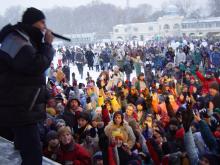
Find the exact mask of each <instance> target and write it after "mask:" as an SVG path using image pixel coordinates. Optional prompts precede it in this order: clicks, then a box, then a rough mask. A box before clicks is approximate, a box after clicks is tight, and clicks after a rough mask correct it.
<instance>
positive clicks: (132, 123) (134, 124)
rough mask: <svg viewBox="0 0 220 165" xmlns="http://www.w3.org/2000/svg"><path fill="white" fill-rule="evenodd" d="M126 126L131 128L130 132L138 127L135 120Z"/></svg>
mask: <svg viewBox="0 0 220 165" xmlns="http://www.w3.org/2000/svg"><path fill="white" fill-rule="evenodd" d="M128 125H129V126H130V127H131V128H132V130H135V129H136V128H137V126H138V124H137V122H136V121H135V120H131V121H129V122H128Z"/></svg>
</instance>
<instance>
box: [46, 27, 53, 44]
mask: <svg viewBox="0 0 220 165" xmlns="http://www.w3.org/2000/svg"><path fill="white" fill-rule="evenodd" d="M53 39H54V36H53V35H52V33H51V30H49V29H47V30H46V33H45V36H44V41H45V43H48V44H52V42H53Z"/></svg>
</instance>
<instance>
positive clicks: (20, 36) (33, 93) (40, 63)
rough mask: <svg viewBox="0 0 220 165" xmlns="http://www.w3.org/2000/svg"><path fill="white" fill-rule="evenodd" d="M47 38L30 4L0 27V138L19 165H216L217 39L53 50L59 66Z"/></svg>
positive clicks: (219, 153) (219, 138) (219, 139)
mask: <svg viewBox="0 0 220 165" xmlns="http://www.w3.org/2000/svg"><path fill="white" fill-rule="evenodd" d="M53 39H54V35H53V34H52V31H51V30H49V29H47V26H46V23H45V15H44V13H43V12H42V11H40V10H38V9H36V8H33V7H30V8H27V9H26V11H25V12H24V13H23V16H22V21H21V22H18V23H17V24H15V25H10V24H9V25H6V26H4V27H3V29H2V30H1V31H0V43H1V46H0V59H1V60H0V63H1V64H0V68H1V69H0V73H1V74H0V111H1V115H0V136H3V137H4V138H7V139H9V140H13V141H14V147H15V149H16V150H18V151H19V153H20V156H21V159H22V162H21V164H22V165H30V164H33V165H41V164H42V153H43V155H44V156H46V157H48V158H49V159H52V160H54V161H56V162H59V163H61V164H63V165H91V164H92V165H103V164H104V165H151V164H152V165H153V164H154V165H161V164H162V165H168V164H169V165H170V164H172V165H180V164H191V165H196V164H200V165H217V164H219V160H220V102H219V101H220V94H219V84H220V78H219V69H220V67H219V66H220V50H219V48H220V44H219V43H218V42H214V41H211V40H188V41H186V40H182V41H181V42H173V41H171V42H170V41H168V40H167V41H160V42H158V41H149V42H146V44H142V45H140V43H139V42H127V43H126V42H119V43H113V42H112V43H106V44H104V45H103V44H102V45H100V44H90V45H87V46H82V47H72V48H71V47H65V48H64V47H58V49H56V57H58V56H59V58H58V62H57V63H58V66H55V65H54V64H53V63H51V62H52V61H53V58H54V49H53V46H52V43H53ZM55 59H56V58H55ZM72 65H76V66H77V68H78V71H75V70H73V69H72ZM48 67H49V69H48V70H47V68H48ZM86 67H88V69H89V72H88V73H87V77H83V75H84V74H83V71H84V69H85V68H86ZM94 67H95V71H93V69H94ZM46 70H47V71H46ZM72 71H73V72H72ZM133 72H134V73H135V74H136V75H135V74H133ZM78 74H80V76H81V79H78V78H77V77H78V76H77V75H78ZM94 74H99V76H98V78H94V77H96V76H94ZM45 75H47V84H45V82H46V76H45ZM83 79H84V80H85V81H83V82H81V81H82V80H83ZM85 82H86V83H85ZM45 112H46V113H45ZM9 157H10V156H9Z"/></svg>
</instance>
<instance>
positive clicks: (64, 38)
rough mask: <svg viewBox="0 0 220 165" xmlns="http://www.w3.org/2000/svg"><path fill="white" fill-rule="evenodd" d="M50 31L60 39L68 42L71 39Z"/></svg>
mask: <svg viewBox="0 0 220 165" xmlns="http://www.w3.org/2000/svg"><path fill="white" fill-rule="evenodd" d="M51 33H52V34H53V36H54V37H56V38H59V39H62V40H65V41H68V42H70V41H71V39H70V38H67V37H64V36H61V35H59V34H56V33H54V32H51Z"/></svg>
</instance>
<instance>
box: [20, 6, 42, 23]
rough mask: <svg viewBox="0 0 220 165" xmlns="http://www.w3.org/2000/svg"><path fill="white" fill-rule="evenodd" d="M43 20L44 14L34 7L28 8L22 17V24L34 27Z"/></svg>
mask: <svg viewBox="0 0 220 165" xmlns="http://www.w3.org/2000/svg"><path fill="white" fill-rule="evenodd" d="M43 19H45V15H44V13H43V12H42V11H40V10H38V9H36V8H34V7H30V8H27V10H26V11H25V12H24V14H23V16H22V22H23V23H25V24H28V25H33V24H34V23H36V22H38V21H40V20H43Z"/></svg>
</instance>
